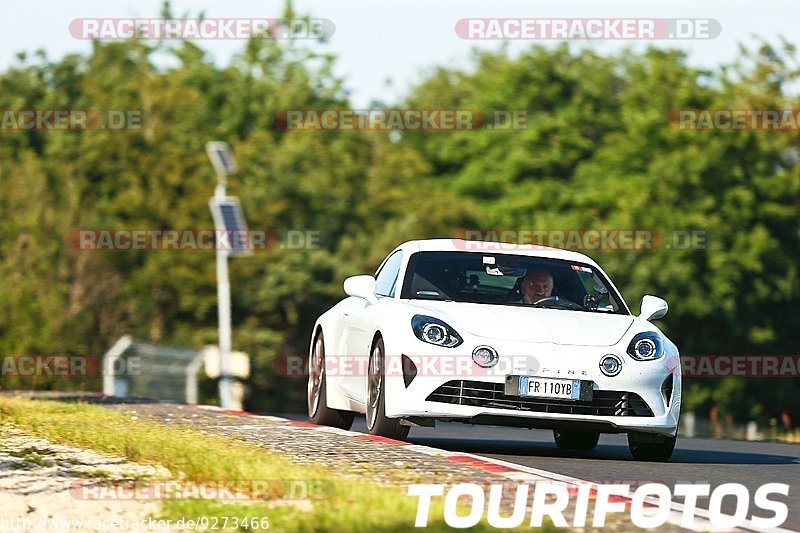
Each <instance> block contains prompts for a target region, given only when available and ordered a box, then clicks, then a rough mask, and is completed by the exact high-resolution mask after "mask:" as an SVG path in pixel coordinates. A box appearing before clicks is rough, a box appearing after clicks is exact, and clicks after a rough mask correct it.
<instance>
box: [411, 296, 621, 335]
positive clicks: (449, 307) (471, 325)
mask: <svg viewBox="0 0 800 533" xmlns="http://www.w3.org/2000/svg"><path fill="white" fill-rule="evenodd" d="M409 303H410V304H411V305H412V306H413V307H414V308H415V312H418V313H419V314H429V315H430V316H434V317H436V318H439V319H441V320H444V321H445V322H447V323H448V324H449V325H450V326H452V327H453V328H455V330H456V331H458V332H459V333H462V332H463V333H470V334H472V335H476V336H479V337H486V338H492V339H498V340H511V341H518V342H548V343H552V344H563V345H572V346H611V345H614V344H616V343H617V342H619V341H620V339H622V337H623V335H625V332H626V331H628V329H629V328H630V327H631V324H633V321H634V318H633V317H632V316H630V315H612V314H601V313H589V312H582V311H566V310H560V309H537V308H533V307H517V306H504V305H487V304H475V303H461V302H438V301H425V302H421V301H419V300H416V301H413V302H409ZM416 310H418V311H416Z"/></svg>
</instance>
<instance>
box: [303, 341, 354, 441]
mask: <svg viewBox="0 0 800 533" xmlns="http://www.w3.org/2000/svg"><path fill="white" fill-rule="evenodd" d="M326 389H327V385H326V380H325V341H324V339H323V338H322V332H321V331H320V332H319V335H317V337H316V338H315V339H314V344H312V345H311V354H310V355H309V358H308V391H307V395H306V400H307V404H308V418H309V420H311V423H312V424H318V425H320V426H332V427H335V428H341V429H350V427H351V426H352V425H353V419H354V418H355V416H356V414H355V413H354V412H352V411H340V410H339V409H331V408H330V407H328V395H327V391H326Z"/></svg>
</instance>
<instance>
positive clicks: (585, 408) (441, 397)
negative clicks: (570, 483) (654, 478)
mask: <svg viewBox="0 0 800 533" xmlns="http://www.w3.org/2000/svg"><path fill="white" fill-rule="evenodd" d="M426 400H427V401H429V402H441V403H451V404H457V405H469V406H471V407H488V408H493V409H509V410H514V411H535V412H538V413H558V414H568V415H594V416H653V411H652V410H651V409H650V407H648V405H647V403H645V401H644V400H642V398H641V396H639V395H638V394H636V393H633V392H621V391H609V390H595V391H593V393H592V401H591V402H580V401H570V400H553V399H549V398H522V397H519V396H506V395H505V394H504V386H503V384H502V383H484V382H481V381H465V380H453V381H448V382H447V383H445V384H444V385H442V386H441V387H439V388H438V389H436V390H435V391H433V392H432V393H430V394H429V395H428V397H427V398H426Z"/></svg>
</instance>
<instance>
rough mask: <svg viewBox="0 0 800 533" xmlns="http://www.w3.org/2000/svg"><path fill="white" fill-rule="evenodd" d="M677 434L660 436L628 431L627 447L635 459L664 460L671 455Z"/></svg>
mask: <svg viewBox="0 0 800 533" xmlns="http://www.w3.org/2000/svg"><path fill="white" fill-rule="evenodd" d="M677 441H678V436H677V435H676V436H674V437H660V438H659V436H654V435H648V434H641V433H628V449H630V451H631V455H633V458H634V459H636V460H637V461H660V462H663V461H666V460H668V459H669V458H670V457H672V452H673V451H674V450H675V443H676V442H677Z"/></svg>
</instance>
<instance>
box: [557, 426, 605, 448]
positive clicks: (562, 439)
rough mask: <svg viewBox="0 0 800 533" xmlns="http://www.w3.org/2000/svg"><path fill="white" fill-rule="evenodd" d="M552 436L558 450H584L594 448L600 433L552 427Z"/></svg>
mask: <svg viewBox="0 0 800 533" xmlns="http://www.w3.org/2000/svg"><path fill="white" fill-rule="evenodd" d="M553 437H554V438H555V440H556V446H558V449H559V450H564V451H576V450H581V451H586V450H594V449H595V447H596V446H597V441H599V440H600V433H597V432H594V431H559V430H557V429H554V430H553Z"/></svg>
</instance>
